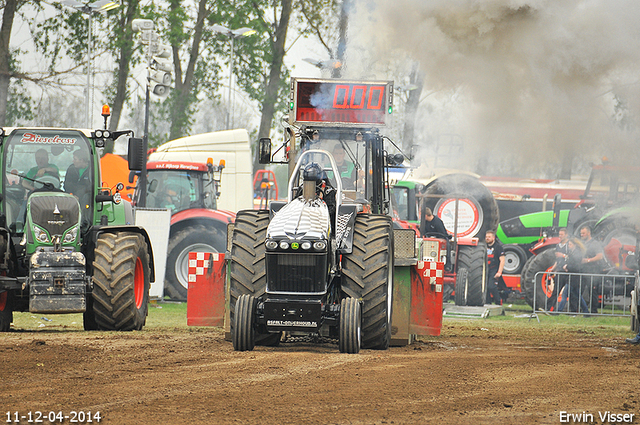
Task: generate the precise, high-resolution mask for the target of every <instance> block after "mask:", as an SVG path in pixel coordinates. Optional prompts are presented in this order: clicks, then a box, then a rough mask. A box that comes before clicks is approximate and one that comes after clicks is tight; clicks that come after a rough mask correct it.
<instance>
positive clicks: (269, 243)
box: [265, 239, 278, 249]
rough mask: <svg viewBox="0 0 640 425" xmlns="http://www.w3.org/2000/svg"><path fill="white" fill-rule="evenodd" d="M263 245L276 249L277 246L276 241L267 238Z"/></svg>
mask: <svg viewBox="0 0 640 425" xmlns="http://www.w3.org/2000/svg"><path fill="white" fill-rule="evenodd" d="M265 246H266V247H267V249H276V248H277V247H278V242H276V241H274V240H271V239H269V240H268V241H267V242H266V243H265Z"/></svg>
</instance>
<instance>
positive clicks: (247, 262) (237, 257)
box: [229, 210, 281, 345]
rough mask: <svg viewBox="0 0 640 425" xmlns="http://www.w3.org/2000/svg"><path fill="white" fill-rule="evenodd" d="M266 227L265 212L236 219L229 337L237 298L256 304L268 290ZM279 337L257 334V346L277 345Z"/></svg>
mask: <svg viewBox="0 0 640 425" xmlns="http://www.w3.org/2000/svg"><path fill="white" fill-rule="evenodd" d="M268 226H269V211H268V210H244V211H239V212H238V214H237V215H236V222H235V226H234V228H233V235H232V240H231V262H230V264H229V275H230V287H229V315H230V324H229V326H230V328H231V335H232V336H233V332H234V327H235V320H236V319H235V315H236V301H237V300H238V298H240V296H241V295H245V294H246V295H251V296H253V297H254V298H255V299H256V300H257V299H258V298H260V297H261V296H262V295H264V293H265V292H266V290H267V275H266V264H265V251H266V248H265V246H264V243H265V239H266V237H267V227H268ZM280 336H281V333H275V334H256V344H259V345H277V344H278V342H279V341H280Z"/></svg>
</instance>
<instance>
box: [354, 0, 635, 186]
mask: <svg viewBox="0 0 640 425" xmlns="http://www.w3.org/2000/svg"><path fill="white" fill-rule="evenodd" d="M355 9H356V10H357V13H354V14H352V24H354V25H355V28H358V31H351V33H350V34H351V38H350V42H351V43H350V49H351V55H350V56H349V57H348V58H347V59H348V61H347V65H348V66H350V67H351V69H350V72H351V73H358V72H362V71H359V70H357V68H358V67H357V65H355V64H354V63H353V60H352V61H351V62H350V61H349V59H353V58H354V56H355V55H354V54H353V52H354V51H355V52H358V51H361V50H363V49H366V50H368V51H370V52H375V53H374V55H375V59H376V60H377V61H378V68H380V69H383V68H384V66H381V65H380V62H385V61H387V62H389V63H390V62H393V61H396V62H397V61H401V60H404V61H406V62H410V61H418V62H419V64H420V68H421V71H422V72H423V75H424V78H425V86H424V91H423V96H424V95H425V94H426V93H429V92H436V93H439V95H435V96H433V97H432V98H429V99H426V100H424V101H423V102H422V103H421V106H422V108H421V110H420V111H419V112H418V116H417V121H418V123H417V124H418V127H420V126H423V127H422V128H423V129H424V131H426V132H429V133H432V134H435V133H438V132H440V133H442V132H447V133H450V132H455V133H457V134H460V135H461V136H462V137H463V138H464V139H465V141H466V147H465V155H466V156H467V159H470V160H471V161H470V162H472V163H473V162H474V161H475V163H476V165H477V163H478V161H479V160H480V161H482V160H484V161H486V162H487V164H488V166H487V171H491V170H494V168H495V167H496V166H501V167H503V168H504V169H506V170H507V171H508V172H512V173H513V172H522V171H524V170H528V171H531V170H532V169H538V170H542V169H547V168H548V169H549V170H559V168H560V163H561V161H562V158H563V157H565V158H574V169H575V168H576V166H577V164H576V162H578V160H582V161H586V160H587V159H591V160H594V159H596V158H599V157H601V156H602V155H607V156H608V157H610V158H612V159H614V160H620V161H622V160H629V159H630V158H631V156H630V153H633V159H634V160H635V159H637V158H638V155H636V153H635V151H637V150H638V143H637V140H638V134H637V131H636V130H637V128H639V127H640V125H639V124H640V122H639V121H640V84H638V79H639V78H638V76H637V74H638V69H640V67H639V65H640V4H638V3H637V2H635V1H631V0H626V1H625V0H622V1H614V2H612V1H605V0H591V1H588V0H584V1H578V0H574V1H555V0H549V1H545V0H529V1H527V0H495V1H479V0H430V1H424V0H367V1H362V2H360V3H358V4H357V6H356V8H355ZM356 46H360V47H356ZM348 51H349V50H348ZM369 72H371V71H369ZM378 76H380V75H378ZM384 77H388V76H384ZM452 93H456V96H457V97H456V99H455V100H453V99H451V98H450V97H451V94H452ZM447 97H449V99H446V98H447ZM432 99H433V100H432ZM443 99H446V100H443ZM442 104H448V105H449V107H450V108H451V109H450V111H449V112H448V113H440V114H434V113H430V109H429V108H431V111H432V110H433V108H434V106H435V107H438V106H439V105H442ZM452 127H453V128H452ZM427 142H428V141H427ZM491 164H494V165H491Z"/></svg>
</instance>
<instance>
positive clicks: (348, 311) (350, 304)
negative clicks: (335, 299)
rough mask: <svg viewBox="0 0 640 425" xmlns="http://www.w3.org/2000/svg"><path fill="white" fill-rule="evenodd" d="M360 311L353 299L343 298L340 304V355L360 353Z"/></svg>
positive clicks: (358, 304)
mask: <svg viewBox="0 0 640 425" xmlns="http://www.w3.org/2000/svg"><path fill="white" fill-rule="evenodd" d="M361 321H362V310H361V307H360V303H359V302H358V300H356V299H355V298H343V299H342V302H341V303H340V336H339V338H338V348H339V349H340V352H341V353H347V354H356V353H358V352H359V351H360V332H361Z"/></svg>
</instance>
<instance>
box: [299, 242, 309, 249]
mask: <svg viewBox="0 0 640 425" xmlns="http://www.w3.org/2000/svg"><path fill="white" fill-rule="evenodd" d="M300 248H302V249H304V250H309V249H311V242H302V243H301V244H300Z"/></svg>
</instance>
